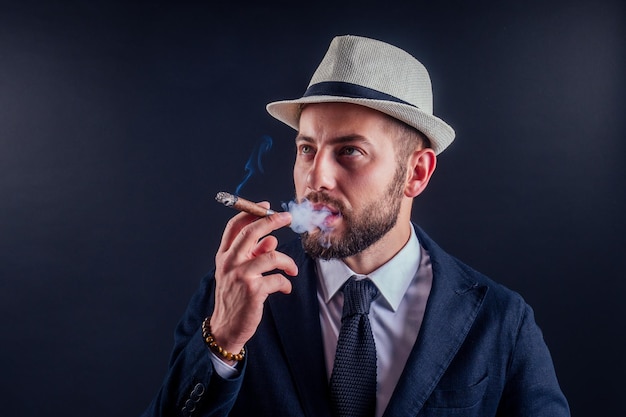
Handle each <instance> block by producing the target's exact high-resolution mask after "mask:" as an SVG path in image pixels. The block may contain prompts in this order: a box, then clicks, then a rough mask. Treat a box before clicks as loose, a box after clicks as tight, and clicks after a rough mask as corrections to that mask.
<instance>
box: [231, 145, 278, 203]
mask: <svg viewBox="0 0 626 417" xmlns="http://www.w3.org/2000/svg"><path fill="white" fill-rule="evenodd" d="M270 149H272V138H271V137H269V136H267V135H263V136H262V137H261V139H259V141H258V143H257V145H256V147H255V148H254V150H253V151H252V153H251V154H250V157H249V158H248V162H246V166H245V170H246V175H245V177H244V179H243V180H242V181H241V182H240V183H239V185H238V186H237V189H236V190H235V195H239V192H240V191H241V189H242V188H243V186H244V185H246V183H247V182H248V180H249V179H250V177H252V175H254V174H256V173H257V172H259V173H261V174H263V164H262V163H261V159H262V158H263V155H264V154H265V153H266V152H267V151H269V150H270Z"/></svg>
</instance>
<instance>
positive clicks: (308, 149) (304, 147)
mask: <svg viewBox="0 0 626 417" xmlns="http://www.w3.org/2000/svg"><path fill="white" fill-rule="evenodd" d="M311 151H312V150H311V147H310V146H309V145H302V146H300V153H301V154H302V155H306V154H308V153H311Z"/></svg>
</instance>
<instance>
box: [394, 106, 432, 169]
mask: <svg viewBox="0 0 626 417" xmlns="http://www.w3.org/2000/svg"><path fill="white" fill-rule="evenodd" d="M387 119H388V121H389V125H390V127H391V133H392V135H394V136H395V137H396V157H397V159H398V163H401V164H404V163H405V162H406V160H407V158H408V157H409V155H411V154H412V153H413V152H414V151H416V150H420V149H424V148H430V147H431V144H430V140H429V139H428V137H427V136H426V135H425V134H423V133H422V132H420V131H419V130H417V129H416V128H414V127H413V126H409V125H408V124H406V123H405V122H403V121H402V120H399V119H396V118H395V117H392V116H389V115H387Z"/></svg>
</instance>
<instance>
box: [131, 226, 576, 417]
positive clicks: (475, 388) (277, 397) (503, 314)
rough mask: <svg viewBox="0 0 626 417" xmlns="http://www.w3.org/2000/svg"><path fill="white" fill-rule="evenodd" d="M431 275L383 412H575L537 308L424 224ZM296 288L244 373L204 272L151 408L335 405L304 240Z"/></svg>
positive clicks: (197, 410) (308, 410)
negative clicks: (231, 356)
mask: <svg viewBox="0 0 626 417" xmlns="http://www.w3.org/2000/svg"><path fill="white" fill-rule="evenodd" d="M416 231H417V234H418V237H419V240H420V243H421V245H422V247H423V248H424V249H425V250H427V251H428V253H429V254H430V258H431V262H432V268H433V285H432V290H431V294H430V297H429V299H428V303H427V306H426V311H425V314H424V320H423V323H422V327H421V329H420V333H419V335H418V337H417V340H416V342H415V345H414V347H413V350H412V352H411V354H410V356H409V359H408V361H407V364H406V366H405V369H404V372H403V374H402V376H401V378H400V380H399V382H398V385H397V386H396V388H395V391H394V393H393V396H392V398H391V401H390V403H389V405H388V407H387V409H386V411H385V417H393V416H419V417H431V416H432V417H434V416H463V417H471V416H476V417H489V416H529V417H530V416H532V417H539V416H546V417H560V416H569V415H570V414H569V408H568V404H567V401H566V399H565V397H564V395H563V393H562V392H561V389H560V388H559V384H558V381H557V378H556V375H555V371H554V367H553V363H552V359H551V357H550V353H549V351H548V348H547V347H546V344H545V343H544V340H543V337H542V334H541V331H540V329H539V328H538V326H537V324H536V323H535V320H534V317H533V311H532V309H531V308H530V307H529V306H528V305H527V304H526V303H525V302H524V300H523V299H522V298H521V297H520V296H519V295H518V294H516V293H515V292H513V291H511V290H508V289H506V288H505V287H503V286H501V285H499V284H497V283H495V282H494V281H492V280H490V279H489V278H487V277H485V276H484V275H482V274H480V273H479V272H477V271H475V270H473V269H471V268H470V267H468V266H467V265H465V264H463V263H462V262H460V261H459V260H457V259H455V258H453V257H452V256H450V255H448V254H447V253H445V252H444V251H443V250H442V249H441V248H440V247H439V246H437V244H436V243H435V242H433V241H432V240H431V239H430V238H429V237H428V236H427V235H426V234H425V233H424V232H423V231H422V230H421V229H419V228H417V227H416ZM280 250H281V251H282V252H285V253H286V254H288V255H290V256H291V257H292V258H293V259H294V260H295V261H296V263H297V264H298V267H299V271H300V272H299V275H298V276H297V277H294V278H290V279H291V280H292V284H293V290H292V293H291V294H289V295H285V294H281V293H277V294H272V295H271V296H270V297H269V298H268V300H267V302H266V303H265V311H264V315H263V319H262V321H261V323H260V325H259V327H258V330H257V331H256V333H255V335H254V336H253V337H252V339H250V341H249V342H248V344H247V346H246V348H247V355H246V358H245V359H244V361H243V363H242V364H240V367H241V372H240V375H239V376H238V377H236V378H233V379H231V380H225V379H222V378H221V377H219V375H218V374H217V373H216V372H215V371H214V369H213V367H212V364H211V360H210V358H209V353H208V351H207V347H206V345H205V344H204V341H203V340H202V336H201V330H200V327H201V323H202V320H203V319H204V318H205V317H206V316H208V315H210V314H211V311H212V309H213V302H214V293H213V291H214V285H215V282H214V277H213V276H212V275H213V274H211V275H209V276H207V277H206V278H205V279H203V281H202V283H201V286H200V288H199V290H198V291H197V292H196V293H195V295H194V296H193V298H192V300H191V302H190V304H189V306H188V308H187V311H186V313H185V314H184V316H183V318H182V319H181V321H180V323H179V325H178V327H177V329H176V332H175V344H174V349H173V351H172V356H171V359H170V364H169V369H168V373H167V375H166V377H165V380H164V382H163V385H162V387H161V389H160V391H159V392H158V394H157V396H156V397H155V399H154V400H153V401H152V403H151V404H150V406H149V408H148V409H147V410H146V412H145V413H144V414H143V415H144V416H178V415H183V416H185V415H194V416H225V415H230V416H310V417H330V415H331V412H330V405H329V404H330V401H329V391H328V376H327V374H326V370H325V369H326V368H325V364H324V363H325V362H324V357H323V349H322V338H321V330H320V322H319V315H318V313H319V307H318V301H317V297H316V291H317V287H316V280H317V277H316V274H315V268H314V261H313V260H312V259H311V258H309V257H308V256H307V255H306V254H305V253H304V251H303V250H302V247H301V244H300V241H299V240H295V241H294V242H292V243H290V244H287V245H285V246H282V247H281V248H280Z"/></svg>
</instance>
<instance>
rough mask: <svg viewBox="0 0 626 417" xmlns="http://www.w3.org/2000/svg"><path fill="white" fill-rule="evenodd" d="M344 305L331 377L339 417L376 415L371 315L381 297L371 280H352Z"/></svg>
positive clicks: (345, 288) (334, 408) (349, 282)
mask: <svg viewBox="0 0 626 417" xmlns="http://www.w3.org/2000/svg"><path fill="white" fill-rule="evenodd" d="M343 294H344V304H343V313H342V317H341V329H340V330H339V339H338V341H337V352H336V353H335V363H334V365H333V372H332V374H331V377H330V391H331V399H332V404H333V412H334V414H335V416H336V417H366V416H373V415H374V411H375V409H376V345H375V344H374V336H373V335H372V329H371V327H370V321H369V318H368V316H367V315H368V313H369V311H370V303H371V302H372V299H374V297H376V295H377V294H378V290H377V289H376V286H375V285H374V284H373V283H372V282H371V281H370V280H368V279H365V280H359V281H357V280H355V279H354V277H351V278H350V279H349V280H348V282H347V283H346V284H345V286H344V288H343Z"/></svg>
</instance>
